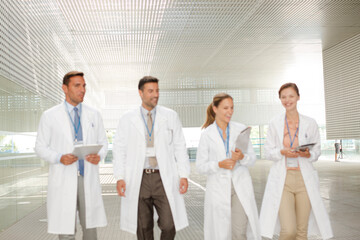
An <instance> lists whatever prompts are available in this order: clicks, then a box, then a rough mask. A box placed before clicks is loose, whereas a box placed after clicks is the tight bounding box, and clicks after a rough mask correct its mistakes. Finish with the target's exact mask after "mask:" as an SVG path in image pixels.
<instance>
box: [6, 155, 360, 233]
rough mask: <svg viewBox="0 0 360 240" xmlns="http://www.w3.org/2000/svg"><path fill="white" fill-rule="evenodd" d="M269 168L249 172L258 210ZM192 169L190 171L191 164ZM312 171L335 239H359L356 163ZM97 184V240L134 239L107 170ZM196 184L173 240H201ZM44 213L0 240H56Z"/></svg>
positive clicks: (199, 179) (198, 179)
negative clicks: (101, 221)
mask: <svg viewBox="0 0 360 240" xmlns="http://www.w3.org/2000/svg"><path fill="white" fill-rule="evenodd" d="M270 166H271V162H269V161H265V160H260V161H258V162H257V163H256V165H255V166H254V167H253V168H252V169H251V175H252V177H253V184H254V189H255V196H256V200H257V204H258V207H259V209H260V204H261V199H262V196H263V192H264V188H265V184H266V179H267V174H268V171H269V167H270ZM192 167H193V168H194V164H193V163H192ZM315 167H316V168H317V169H318V171H319V176H320V188H321V195H322V197H323V200H324V202H325V205H326V208H327V209H328V212H329V215H330V218H331V223H332V227H333V230H334V234H335V239H339V240H345V239H346V240H355V239H356V240H357V239H360V163H344V162H341V163H335V162H329V161H319V162H317V163H315ZM193 170H194V169H193ZM190 178H191V180H192V181H193V182H195V183H197V184H200V185H201V186H205V181H206V179H205V177H203V176H200V175H198V174H197V173H196V172H195V171H192V174H191V177H190ZM101 180H102V183H103V194H104V202H105V206H106V211H107V218H108V222H109V223H108V226H107V227H105V228H100V229H98V237H99V239H136V237H135V236H133V235H131V234H128V233H125V232H123V231H120V229H119V213H120V210H119V209H120V208H119V205H120V199H119V197H117V196H116V193H115V181H114V180H113V178H112V168H111V166H109V165H106V166H104V167H102V168H101ZM197 184H193V183H190V186H189V192H188V193H187V194H186V196H185V200H186V204H187V210H188V217H189V221H190V226H189V227H188V228H186V229H184V230H182V231H179V232H178V233H177V236H176V239H194V240H195V239H196V240H198V239H203V201H204V191H203V190H202V189H201V187H199V186H198V185H197ZM45 210H46V209H45V206H42V207H40V208H39V209H37V210H35V211H34V212H32V213H31V214H29V215H27V216H26V217H25V218H23V219H22V220H20V221H19V222H17V223H16V224H14V225H13V226H11V227H10V228H8V229H7V230H5V231H4V232H2V233H0V240H1V239H4V240H5V239H6V240H8V239H11V240H13V239H19V240H21V239H27V240H31V239H34V240H35V239H36V240H40V239H57V237H56V236H54V235H50V234H47V233H46V222H45V221H44V220H45V219H46V212H45ZM2 217H3V216H2ZM78 229H79V230H78V233H77V237H76V239H81V228H80V227H78ZM155 239H159V232H158V231H155ZM274 239H276V238H274ZM310 239H320V238H316V237H313V238H310Z"/></svg>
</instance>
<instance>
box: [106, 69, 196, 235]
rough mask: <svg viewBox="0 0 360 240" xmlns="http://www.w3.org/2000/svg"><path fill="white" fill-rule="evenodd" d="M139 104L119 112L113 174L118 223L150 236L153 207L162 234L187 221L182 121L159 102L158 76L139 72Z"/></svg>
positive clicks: (186, 160) (187, 167) (187, 166)
mask: <svg viewBox="0 0 360 240" xmlns="http://www.w3.org/2000/svg"><path fill="white" fill-rule="evenodd" d="M138 90H139V95H140V97H141V100H142V104H141V106H140V107H139V108H136V109H135V110H132V111H130V112H128V113H126V114H125V115H124V116H122V117H121V118H120V121H119V125H118V128H117V132H116V135H115V140H114V145H113V155H114V163H113V164H114V176H115V178H116V180H117V191H118V194H119V195H120V196H121V197H122V200H121V216H120V227H121V229H123V230H125V231H128V232H131V233H134V234H135V233H136V234H137V237H138V239H153V238H154V236H153V228H154V220H153V219H154V216H153V215H154V212H153V209H154V207H155V209H156V212H157V214H158V216H159V219H158V226H159V228H160V230H161V239H163V240H164V239H174V238H175V234H176V231H177V230H180V229H182V228H185V227H186V226H188V219H187V215H186V209H185V203H184V199H183V197H182V195H181V194H184V193H186V191H187V188H188V181H187V178H188V176H189V173H190V164H189V158H188V155H187V151H186V144H185V138H184V135H183V132H182V126H181V123H180V120H179V118H178V115H177V113H176V112H175V111H173V110H171V109H168V108H165V107H162V106H158V105H157V103H158V99H159V86H158V79H157V78H154V77H150V76H147V77H143V78H142V79H141V80H140V81H139V85H138Z"/></svg>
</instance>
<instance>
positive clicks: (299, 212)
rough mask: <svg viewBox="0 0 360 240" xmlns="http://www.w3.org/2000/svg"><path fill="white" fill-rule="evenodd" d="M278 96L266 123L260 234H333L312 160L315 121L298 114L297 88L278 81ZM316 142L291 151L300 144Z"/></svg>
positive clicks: (288, 236) (282, 237) (317, 144)
mask: <svg viewBox="0 0 360 240" xmlns="http://www.w3.org/2000/svg"><path fill="white" fill-rule="evenodd" d="M279 98H280V100H281V103H282V105H283V106H284V108H285V111H286V112H285V114H281V115H280V116H278V117H276V118H275V119H273V120H272V121H271V122H270V125H269V130H268V133H267V141H266V144H265V151H266V159H268V160H271V161H273V162H274V163H273V165H272V167H271V169H270V172H269V177H268V181H267V184H266V188H265V193H264V198H263V202H262V207H261V214H260V226H261V235H262V236H263V237H267V238H272V237H273V235H274V233H275V232H278V231H279V230H280V238H279V239H280V240H286V239H289V240H290V239H291V240H293V239H296V240H300V239H308V238H307V236H308V232H310V233H317V234H321V236H322V238H323V239H329V238H331V237H332V236H333V234H332V230H331V225H330V220H329V217H328V214H327V212H326V209H325V207H324V204H323V202H322V199H321V196H320V192H319V179H318V175H317V172H316V170H315V169H314V167H313V165H312V163H313V162H314V161H317V160H318V158H319V156H320V154H321V152H320V135H319V129H318V125H317V124H316V122H315V120H314V119H312V118H310V117H307V116H304V115H301V114H299V112H298V111H297V102H298V101H299V99H300V94H299V89H298V87H297V86H296V84H294V83H287V84H284V85H282V86H281V88H280V90H279ZM312 143H314V144H315V145H314V146H313V147H312V148H311V149H309V148H305V149H303V150H304V151H295V148H296V147H297V146H299V145H305V144H312Z"/></svg>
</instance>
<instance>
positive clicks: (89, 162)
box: [35, 71, 107, 240]
mask: <svg viewBox="0 0 360 240" xmlns="http://www.w3.org/2000/svg"><path fill="white" fill-rule="evenodd" d="M85 86H86V84H85V79H84V74H83V73H82V72H77V71H72V72H69V73H67V74H66V75H65V76H64V78H63V85H62V89H63V91H64V93H65V101H64V102H63V103H61V104H59V105H57V106H54V107H52V108H50V109H48V110H47V111H45V112H44V113H43V115H42V116H41V120H40V125H39V130H38V135H37V139H36V146H35V150H36V153H37V154H38V155H39V157H41V158H42V159H44V160H46V161H47V162H49V181H48V194H47V217H48V232H49V233H53V234H59V239H75V231H76V229H75V226H76V215H77V214H76V210H78V211H79V216H80V224H81V228H82V231H83V239H86V240H93V239H97V233H96V227H103V226H106V224H107V221H106V216H105V209H104V204H103V200H102V196H101V186H100V180H99V165H98V163H99V161H100V159H103V158H105V156H106V153H107V138H106V134H105V129H104V125H103V121H102V118H101V116H100V113H99V112H98V111H96V110H95V109H93V108H90V107H89V106H87V105H85V104H83V103H82V102H83V100H84V96H85V91H86V90H85ZM77 144H84V145H88V144H100V145H103V147H102V149H101V150H100V152H99V153H98V154H90V155H87V156H86V159H78V158H77V157H76V156H74V155H73V154H71V152H72V151H73V149H74V146H75V145H77Z"/></svg>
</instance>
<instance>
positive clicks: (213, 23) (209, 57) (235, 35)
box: [1, 0, 360, 127]
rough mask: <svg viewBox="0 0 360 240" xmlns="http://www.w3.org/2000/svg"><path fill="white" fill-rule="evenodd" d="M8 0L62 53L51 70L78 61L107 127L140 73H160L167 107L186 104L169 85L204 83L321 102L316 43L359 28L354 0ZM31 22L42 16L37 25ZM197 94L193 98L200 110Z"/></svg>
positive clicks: (130, 97)
mask: <svg viewBox="0 0 360 240" xmlns="http://www.w3.org/2000/svg"><path fill="white" fill-rule="evenodd" d="M9 1H11V2H16V5H15V4H13V5H14V9H15V10H13V12H17V10H16V9H21V10H19V11H18V13H17V14H15V15H14V14H9V16H10V17H11V16H17V15H21V14H24V10H25V11H29V12H30V13H29V15H32V16H35V17H31V18H29V17H28V18H25V19H24V22H25V23H26V24H28V25H29V26H30V27H29V28H30V29H31V30H35V32H37V31H38V32H39V34H37V35H36V36H39V38H44V39H50V38H51V39H53V40H52V41H53V42H54V43H56V44H57V45H58V47H57V51H59V52H63V54H64V55H63V56H61V61H63V62H64V63H63V66H65V67H61V68H59V67H58V68H57V70H56V74H57V75H59V76H60V75H62V73H60V72H62V71H60V70H61V69H62V68H66V64H68V66H70V67H72V68H73V67H80V68H82V67H83V66H86V68H85V71H86V73H87V76H90V75H91V81H92V82H90V84H89V87H92V95H91V96H92V99H93V98H94V96H96V95H97V96H98V97H99V96H100V97H99V99H98V100H96V101H92V103H93V102H98V103H99V106H98V107H100V108H102V109H103V113H104V118H105V121H106V119H110V118H113V119H114V121H113V122H111V123H109V124H107V127H114V126H115V125H114V123H115V119H118V117H119V114H121V113H122V112H123V111H124V110H125V109H127V108H131V107H132V106H135V105H137V104H138V103H139V98H138V95H137V90H136V87H137V82H138V80H139V79H140V78H141V77H142V76H144V75H153V76H156V77H158V78H159V79H160V81H161V84H160V87H161V89H162V91H163V93H164V94H163V95H162V96H164V98H161V101H162V104H165V105H168V106H171V107H184V108H185V109H186V106H187V105H186V104H187V102H186V101H185V100H186V99H183V101H177V102H176V104H172V103H170V102H174V101H172V100H171V98H172V97H174V96H179V95H178V94H170V93H173V92H177V91H179V93H180V91H192V93H191V94H193V92H194V90H195V91H201V92H202V94H200V95H201V96H202V95H206V91H205V90H207V89H212V90H214V89H221V90H227V89H238V90H240V89H243V90H246V91H247V90H249V89H260V90H261V89H263V90H266V89H270V90H269V91H273V89H277V88H278V87H279V86H280V85H281V84H282V83H284V82H288V81H293V82H296V83H298V84H299V85H300V88H301V90H306V91H305V93H308V95H309V96H310V98H308V97H305V98H302V99H304V100H305V99H310V100H312V104H320V105H323V94H322V89H323V83H322V55H321V53H322V50H323V49H327V48H329V47H331V46H333V45H335V44H337V43H339V42H341V41H344V40H346V39H348V38H350V37H352V36H354V35H356V34H358V33H360V14H359V13H360V1H359V0H356V1H355V0H307V1H305V0H241V1H240V0H239V1H237V0H213V1H210V0H207V1H202V0H127V1H120V0H52V1H50V0H49V1H46V3H45V2H44V1H41V0H27V1H16V0H9ZM2 4H3V3H1V5H2ZM8 5H9V4H8ZM45 15H46V17H42V18H41V17H40V16H45ZM27 19H28V20H29V21H26V20H27ZM34 19H43V20H41V21H38V22H36V23H35V24H36V27H35V26H31V25H32V24H34V22H35V21H34ZM20 22H21V21H20ZM54 22H56V23H54ZM25 28H26V27H25ZM49 28H53V30H52V31H46V30H48V29H49ZM47 33H49V34H47ZM29 34H30V35H31V34H32V31H30V33H29ZM45 36H46V37H45ZM30 41H31V39H30ZM40 44H41V41H40ZM46 46H49V48H51V45H48V43H47V45H46ZM61 49H64V51H61ZM66 59H68V60H69V61H68V62H66ZM52 61H54V62H56V59H52ZM79 63H81V64H79ZM81 70H83V69H81ZM56 78H58V77H56ZM40 80H41V79H39V81H40ZM39 81H36V82H35V85H40V83H39V84H38V82H39ZM56 84H58V83H56ZM29 86H32V85H31V84H29ZM53 86H54V88H55V87H56V85H55V84H53ZM37 88H39V86H37ZM260 90H259V91H260ZM253 92H254V94H255V95H254V96H255V97H254V96H251V97H250V98H251V99H252V102H251V103H252V104H254V105H256V104H257V103H258V102H257V97H256V96H257V95H258V93H257V92H256V91H253ZM303 92H304V91H303ZM319 92H320V93H319ZM167 93H168V94H167ZM208 93H209V94H213V91H209V92H208ZM314 93H316V94H314ZM57 94H58V95H62V93H61V90H59V92H58V93H57ZM120 94H122V95H121V96H122V97H120V96H119V95H120ZM48 95H51V94H48ZM271 95H272V94H271ZM51 96H54V95H51ZM88 96H89V95H88ZM124 96H126V98H125V97H124ZM165 96H167V97H165ZM302 96H304V95H302ZM312 96H317V97H318V98H313V97H312ZM180 97H181V96H180ZM235 97H239V98H241V97H242V96H240V95H239V96H235ZM208 98H209V99H211V96H207V97H206V99H208ZM119 99H123V101H119ZM197 99H199V97H198V98H196V97H193V98H192V102H193V101H197ZM203 99H204V98H201V99H199V101H198V102H197V103H198V104H200V105H199V107H200V108H201V109H202V108H204V107H205V104H204V103H203V101H204V100H203ZM167 100H168V102H169V103H167V102H166V101H167ZM191 104H192V105H193V103H191ZM275 104H278V103H275ZM195 105H196V104H195ZM251 107H252V106H251ZM184 111H186V110H184ZM316 111H317V112H319V111H318V109H317V110H316ZM321 111H323V110H321ZM321 111H320V112H321ZM254 112H256V111H254ZM269 115H271V114H270V113H269ZM267 121H268V119H263V122H267ZM188 122H189V123H188V124H187V125H188V126H196V125H197V124H198V122H193V121H192V120H191V121H188ZM254 122H255V123H260V122H261V121H259V120H256V119H255V120H254Z"/></svg>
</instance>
